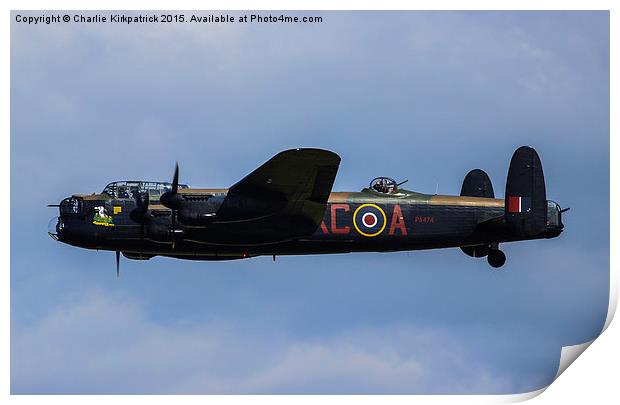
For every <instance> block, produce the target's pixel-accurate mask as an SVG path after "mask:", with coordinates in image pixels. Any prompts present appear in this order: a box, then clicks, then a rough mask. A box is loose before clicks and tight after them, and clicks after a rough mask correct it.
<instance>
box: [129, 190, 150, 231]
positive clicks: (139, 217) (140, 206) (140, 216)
mask: <svg viewBox="0 0 620 405" xmlns="http://www.w3.org/2000/svg"><path fill="white" fill-rule="evenodd" d="M148 210H149V194H148V193H142V192H138V193H136V208H135V209H134V210H133V211H131V213H130V214H129V215H130V217H131V219H133V220H134V221H136V222H138V223H140V239H144V224H145V223H146V222H147V221H148V219H149V217H148Z"/></svg>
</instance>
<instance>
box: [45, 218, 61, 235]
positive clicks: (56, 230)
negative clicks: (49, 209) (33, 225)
mask: <svg viewBox="0 0 620 405" xmlns="http://www.w3.org/2000/svg"><path fill="white" fill-rule="evenodd" d="M61 231H62V220H61V219H60V217H54V218H52V219H50V221H49V222H48V224H47V233H48V234H49V236H50V237H51V238H52V239H54V240H60V232H61Z"/></svg>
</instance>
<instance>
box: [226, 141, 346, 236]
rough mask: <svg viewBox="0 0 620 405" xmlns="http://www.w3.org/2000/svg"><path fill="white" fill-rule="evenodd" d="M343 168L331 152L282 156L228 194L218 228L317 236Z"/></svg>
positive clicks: (299, 151)
mask: <svg viewBox="0 0 620 405" xmlns="http://www.w3.org/2000/svg"><path fill="white" fill-rule="evenodd" d="M339 165H340V156H338V155H337V154H335V153H333V152H330V151H327V150H322V149H291V150H287V151H284V152H280V153H278V154H277V155H275V156H274V157H272V158H271V159H270V160H268V161H267V162H266V163H264V164H263V165H262V166H260V167H259V168H258V169H256V170H254V171H253V172H252V173H250V174H249V175H247V176H246V177H244V178H243V179H242V180H241V181H239V182H238V183H236V184H235V185H233V186H232V187H230V188H229V190H228V194H227V196H226V198H225V199H224V202H223V203H222V206H221V207H220V209H219V210H218V212H217V217H216V218H217V219H216V222H217V223H230V224H231V225H232V223H245V226H244V227H247V226H250V225H251V223H255V224H256V225H258V224H260V228H261V230H262V232H267V233H268V232H274V233H275V234H278V235H280V236H284V235H285V234H286V235H293V236H294V235H301V234H308V233H312V232H314V231H315V230H316V228H317V227H318V226H319V224H320V223H321V220H322V219H323V213H324V211H325V206H326V203H327V199H328V197H329V194H330V192H331V189H332V186H333V184H334V179H335V178H336V173H337V172H338V166H339ZM239 225H240V224H239ZM251 231H256V229H252V230H251ZM273 236H274V237H276V235H273ZM276 238H277V237H276Z"/></svg>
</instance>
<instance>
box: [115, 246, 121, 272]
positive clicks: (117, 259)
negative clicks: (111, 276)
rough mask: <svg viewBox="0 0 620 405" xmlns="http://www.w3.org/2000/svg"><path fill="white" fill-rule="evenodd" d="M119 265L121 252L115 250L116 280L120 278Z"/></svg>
mask: <svg viewBox="0 0 620 405" xmlns="http://www.w3.org/2000/svg"><path fill="white" fill-rule="evenodd" d="M120 263H121V252H119V251H118V250H117V251H116V278H119V277H120V276H121V268H120Z"/></svg>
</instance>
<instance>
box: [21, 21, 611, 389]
mask: <svg viewBox="0 0 620 405" xmlns="http://www.w3.org/2000/svg"><path fill="white" fill-rule="evenodd" d="M15 14H16V13H15V12H14V13H13V16H15ZM21 14H27V13H21ZM32 14H36V13H32ZM312 14H313V15H314V14H320V15H322V16H323V19H324V22H323V23H322V24H311V25H310V24H309V25H278V24H276V25H250V24H247V25H241V24H239V25H209V24H206V25H205V24H200V25H189V24H178V25H174V24H173V25H137V26H126V25H96V24H91V25H77V24H58V25H36V26H26V25H23V24H17V23H15V22H14V21H13V22H12V27H11V73H12V76H11V326H12V328H11V390H12V392H13V393H515V392H524V391H530V390H534V389H537V388H540V387H541V386H544V385H546V384H548V383H549V382H550V381H551V380H552V378H553V376H554V375H555V372H556V370H557V366H558V361H559V354H560V349H561V347H562V346H563V345H572V344H577V343H582V342H584V341H586V340H589V339H592V338H593V337H595V336H597V335H598V333H599V332H600V330H601V328H602V326H603V323H604V320H605V316H606V312H607V303H608V289H609V279H608V277H609V16H608V13H606V12H591V13H588V12H490V13H480V12H456V13H450V12H408V13H391V12H381V13H370V12H355V13H353V12H332V13H312ZM520 145H532V146H534V147H535V148H536V149H537V150H538V152H539V153H540V155H541V158H542V162H543V166H544V170H545V176H546V180H547V196H548V198H549V199H553V200H555V201H558V202H559V203H560V204H561V205H562V206H570V207H571V211H569V212H568V213H567V214H566V215H565V219H564V222H565V224H566V231H565V232H564V234H563V235H562V236H561V237H559V238H556V239H553V240H546V241H529V242H522V243H514V244H506V245H504V251H505V252H506V254H507V256H508V261H507V264H506V266H505V267H504V268H503V269H502V270H501V271H491V270H490V268H489V266H488V265H487V263H486V261H484V260H475V259H471V258H469V257H467V256H465V255H464V254H463V253H462V252H461V251H460V250H458V249H447V250H437V251H422V252H412V253H406V252H404V253H389V254H373V253H368V254H350V255H333V256H308V257H282V258H279V259H278V260H277V261H276V262H275V263H273V262H272V261H271V258H254V259H251V260H244V261H234V262H229V263H217V262H214V263H208V262H205V263H201V262H192V261H187V262H185V261H175V260H172V259H162V258H156V259H153V260H150V261H148V262H132V261H128V260H124V261H123V262H122V263H121V266H122V268H121V272H122V275H121V279H120V280H116V279H115V275H114V272H115V270H114V254H113V253H111V252H96V251H87V250H80V249H77V248H72V247H69V246H66V245H62V244H59V243H55V242H54V241H52V240H51V239H50V238H49V237H48V236H47V234H46V225H47V222H48V220H49V219H50V218H51V217H52V216H54V215H55V214H56V212H55V211H54V210H53V209H51V208H47V207H46V204H48V203H56V202H58V201H60V200H61V199H62V198H64V197H66V196H68V195H70V194H72V193H90V192H95V191H100V190H101V189H102V188H103V187H104V186H105V184H107V183H108V182H110V181H114V180H122V179H126V178H131V179H151V180H169V179H170V177H171V176H172V171H173V167H174V162H175V161H179V163H180V167H181V181H182V182H186V183H189V184H190V185H193V186H205V187H207V186H208V187H227V186H229V185H232V184H233V183H235V182H236V181H237V180H238V179H240V178H241V177H243V176H244V175H245V174H247V173H249V172H250V171H251V170H253V169H254V168H255V167H257V166H258V165H260V164H261V163H263V162H264V161H265V160H267V159H268V158H269V157H271V156H272V155H274V154H275V153H277V152H278V151H280V150H283V149H286V148H291V147H299V146H311V147H321V148H326V149H331V150H333V151H335V152H337V153H338V154H340V155H341V157H342V163H341V166H340V171H339V173H338V176H337V178H336V182H335V185H334V189H335V190H339V191H345V190H346V191H349V190H358V189H360V188H362V187H363V186H365V185H366V184H367V182H368V181H369V180H370V179H371V178H373V177H375V176H377V175H389V176H392V177H395V178H398V179H406V178H408V179H409V183H408V188H410V189H414V190H417V191H421V192H428V193H433V192H434V191H435V188H436V187H437V188H438V190H439V193H440V194H458V192H459V190H460V185H461V182H462V179H463V177H464V175H465V174H466V173H467V172H468V171H469V170H470V169H472V168H474V167H479V168H482V169H484V170H486V171H487V172H488V173H489V175H490V177H491V179H492V181H493V185H494V188H495V190H496V194H497V195H499V196H503V189H504V186H505V176H506V172H507V168H508V163H509V160H510V157H511V155H512V152H513V151H514V149H516V148H517V147H518V146H520Z"/></svg>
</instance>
